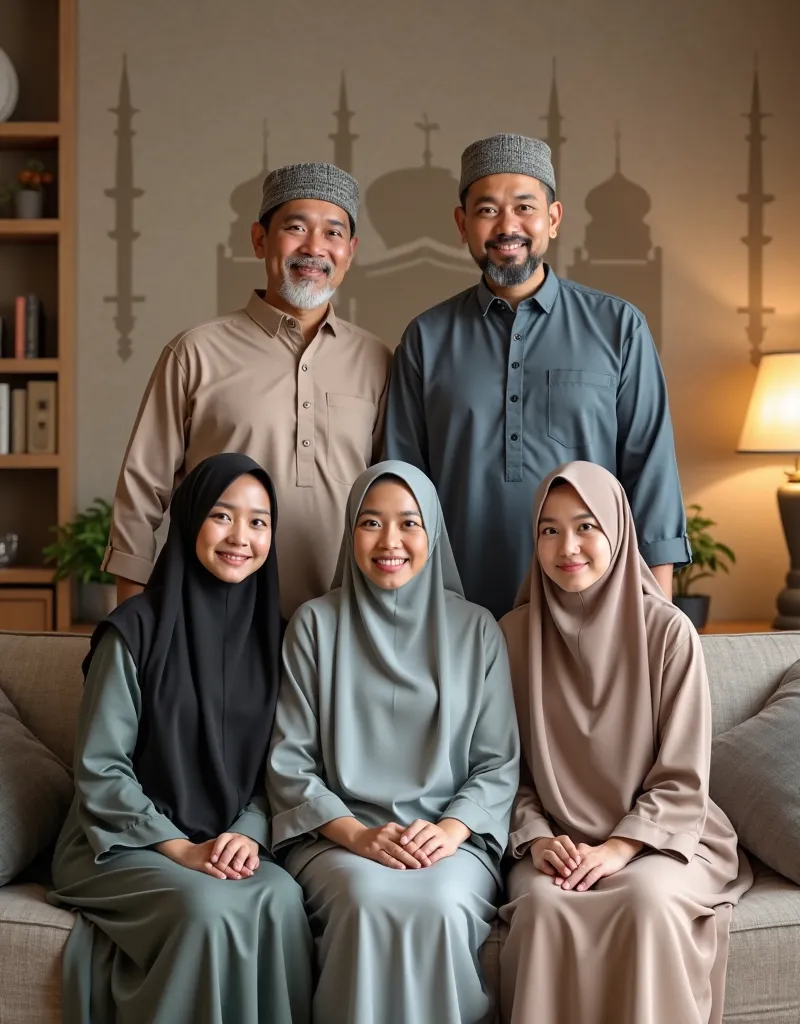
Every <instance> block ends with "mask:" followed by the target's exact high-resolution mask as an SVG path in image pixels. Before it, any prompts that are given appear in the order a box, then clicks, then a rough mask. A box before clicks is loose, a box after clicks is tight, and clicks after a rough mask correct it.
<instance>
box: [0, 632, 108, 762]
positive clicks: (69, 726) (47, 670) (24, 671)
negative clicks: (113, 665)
mask: <svg viewBox="0 0 800 1024" xmlns="http://www.w3.org/2000/svg"><path fill="white" fill-rule="evenodd" d="M88 650H89V638H88V637H87V636H65V635H64V634H59V633H40V634H37V633H7V632H6V633H4V632H0V689H2V690H3V691H4V692H5V694H6V696H7V697H8V699H9V700H10V701H11V703H12V704H13V705H14V707H15V708H16V709H17V712H18V713H19V717H20V719H21V720H22V721H23V722H24V724H25V725H27V727H28V728H29V729H30V731H31V732H32V733H33V735H34V736H35V737H36V738H37V739H39V740H41V741H42V743H44V745H45V746H46V747H48V748H49V749H50V750H52V751H53V753H54V754H57V755H58V756H59V757H60V758H61V760H62V761H63V762H64V764H72V748H73V746H74V744H75V727H76V724H77V721H78V707H79V705H80V702H81V697H82V695H83V675H82V673H81V662H82V661H83V659H84V658H85V657H86V654H87V652H88Z"/></svg>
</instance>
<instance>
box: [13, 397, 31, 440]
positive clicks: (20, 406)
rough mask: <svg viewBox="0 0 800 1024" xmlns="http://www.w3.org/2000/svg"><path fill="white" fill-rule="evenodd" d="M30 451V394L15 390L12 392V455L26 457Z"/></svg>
mask: <svg viewBox="0 0 800 1024" xmlns="http://www.w3.org/2000/svg"><path fill="white" fill-rule="evenodd" d="M27 450H28V392H27V390H26V389H25V388H14V389H13V390H12V392H11V454H12V455H24V454H25V452H26V451H27Z"/></svg>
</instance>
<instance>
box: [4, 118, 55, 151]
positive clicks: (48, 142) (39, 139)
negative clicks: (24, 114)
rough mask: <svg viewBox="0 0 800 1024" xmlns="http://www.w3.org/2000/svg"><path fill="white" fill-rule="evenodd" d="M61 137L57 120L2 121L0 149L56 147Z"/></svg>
mask: <svg viewBox="0 0 800 1024" xmlns="http://www.w3.org/2000/svg"><path fill="white" fill-rule="evenodd" d="M60 137H61V125H60V124H59V122H58V121H4V122H3V123H2V124H0V149H56V148H57V147H58V142H59V139H60Z"/></svg>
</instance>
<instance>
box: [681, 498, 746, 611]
mask: <svg viewBox="0 0 800 1024" xmlns="http://www.w3.org/2000/svg"><path fill="white" fill-rule="evenodd" d="M686 513H687V515H686V533H687V535H688V537H689V545H690V547H691V549H692V563H691V565H685V566H684V567H683V568H682V569H678V571H677V572H676V573H675V593H676V595H677V596H678V597H688V596H689V588H690V587H692V586H693V585H694V584H695V583H697V581H698V580H703V579H706V578H707V577H709V576H713V575H714V574H715V573H717V572H720V571H721V572H725V573H727V572H729V571H730V570H729V566H730V565H734V564H735V563H736V556H735V555H734V553H733V552H732V551H731V549H730V548H729V547H728V546H727V545H726V544H720V543H719V541H716V540H714V538H713V537H712V536H711V534H710V533H709V532H708V531H709V528H710V527H712V526H716V525H717V524H716V523H715V522H714V520H713V519H707V518H706V517H705V516H704V515H703V509H702V506H700V505H689V506H688V507H687V509H686Z"/></svg>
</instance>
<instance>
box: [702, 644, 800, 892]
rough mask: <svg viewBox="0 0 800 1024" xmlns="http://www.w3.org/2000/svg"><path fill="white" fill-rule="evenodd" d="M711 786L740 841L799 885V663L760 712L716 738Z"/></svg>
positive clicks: (790, 670) (714, 797) (712, 752)
mask: <svg viewBox="0 0 800 1024" xmlns="http://www.w3.org/2000/svg"><path fill="white" fill-rule="evenodd" d="M710 790H711V797H712V799H713V800H714V801H715V802H716V803H717V804H718V805H719V806H720V807H721V808H722V809H723V811H725V813H726V814H727V815H728V817H729V818H730V819H731V821H732V822H733V826H734V828H735V829H736V831H737V833H738V835H739V839H740V841H741V843H742V845H743V846H744V847H746V849H748V850H750V851H751V853H754V854H755V855H756V857H758V858H759V859H760V860H762V861H764V863H765V864H768V865H769V866H770V867H771V868H774V869H775V870H776V871H779V872H780V873H781V874H782V875H785V876H786V877H787V878H790V879H792V881H794V882H797V883H798V884H800V661H796V662H795V663H794V665H792V666H791V667H790V668H789V670H788V671H787V672H786V674H785V675H784V677H783V679H782V680H781V683H780V685H779V686H778V689H777V690H776V691H775V693H774V694H773V695H772V696H771V697H770V698H769V700H768V701H767V703H766V704H765V705H764V707H763V709H762V710H761V711H760V712H759V713H758V714H757V715H755V716H754V717H753V718H750V719H748V721H746V722H742V724H741V725H737V726H734V728H733V729H729V730H728V731H727V732H724V733H722V735H721V736H717V737H716V738H715V739H714V741H713V743H712V746H711V787H710Z"/></svg>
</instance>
